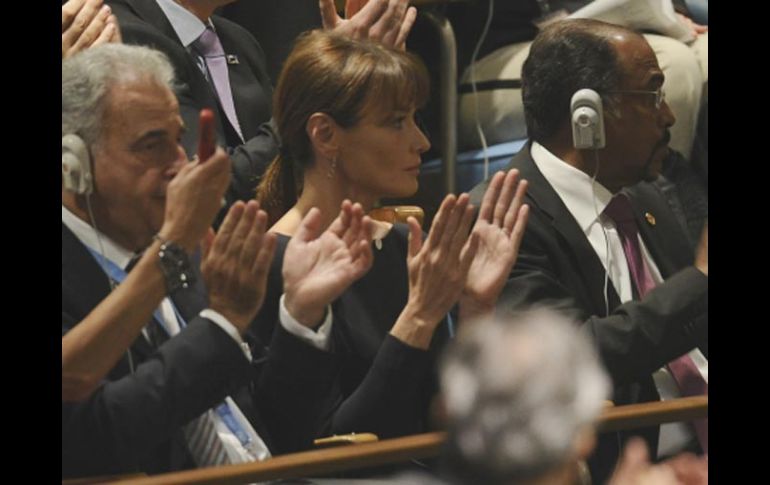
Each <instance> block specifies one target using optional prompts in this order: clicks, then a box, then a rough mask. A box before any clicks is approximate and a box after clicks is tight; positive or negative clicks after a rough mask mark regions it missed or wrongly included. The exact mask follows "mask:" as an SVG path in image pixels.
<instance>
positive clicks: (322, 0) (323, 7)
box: [318, 0, 342, 29]
mask: <svg viewBox="0 0 770 485" xmlns="http://www.w3.org/2000/svg"><path fill="white" fill-rule="evenodd" d="M318 9H319V10H320V11H321V23H322V25H323V28H324V29H333V28H335V27H336V26H337V24H338V23H339V22H340V20H342V19H341V18H340V16H339V15H337V8H336V7H335V6H334V0H319V1H318Z"/></svg>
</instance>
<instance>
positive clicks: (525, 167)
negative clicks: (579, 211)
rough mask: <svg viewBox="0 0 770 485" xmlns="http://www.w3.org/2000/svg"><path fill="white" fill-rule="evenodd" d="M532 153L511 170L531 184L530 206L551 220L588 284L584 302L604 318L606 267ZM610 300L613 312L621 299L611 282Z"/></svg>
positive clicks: (517, 158)
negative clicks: (514, 169)
mask: <svg viewBox="0 0 770 485" xmlns="http://www.w3.org/2000/svg"><path fill="white" fill-rule="evenodd" d="M529 149H530V145H529V144H528V145H527V146H526V147H525V148H524V149H523V150H522V151H521V152H519V153H518V154H517V155H516V156H515V157H514V158H513V160H511V164H510V165H509V168H518V169H519V171H520V172H521V177H522V178H524V179H526V180H528V181H529V188H528V189H527V198H528V199H530V201H529V202H530V203H531V204H533V205H534V206H535V207H537V208H538V209H540V210H541V211H542V212H543V213H544V214H546V215H547V216H548V217H550V218H551V224H552V226H553V228H554V229H555V231H556V233H557V234H558V235H559V236H560V240H559V245H560V246H561V248H562V251H563V253H564V255H565V256H567V257H568V258H570V259H571V260H572V262H573V264H574V265H575V267H577V268H579V269H580V274H579V275H578V276H579V277H580V278H581V279H582V280H583V283H584V284H583V285H582V288H583V289H584V292H583V296H584V298H587V300H588V302H590V304H591V307H592V308H593V309H594V312H595V313H596V314H597V315H604V314H605V313H606V311H605V303H604V275H605V268H604V265H603V264H602V262H601V261H600V260H599V257H598V256H597V255H596V252H595V251H594V249H593V247H592V246H591V243H590V242H589V241H588V238H587V237H586V235H585V233H584V232H583V230H582V229H581V228H580V226H579V225H578V223H577V221H576V220H575V218H574V217H573V216H572V214H571V213H570V212H569V210H568V209H567V206H565V205H564V202H563V201H562V200H561V198H560V197H559V195H558V194H557V193H556V191H555V190H554V189H553V187H552V186H551V184H550V183H549V182H548V181H547V180H546V179H545V177H544V176H543V174H542V173H541V172H540V170H538V168H537V166H536V165H535V162H534V161H533V160H532V156H531V155H530V151H529ZM607 297H608V300H609V307H610V309H612V308H614V307H616V306H617V305H618V304H619V303H620V298H619V297H618V295H617V292H616V291H615V288H614V287H613V285H612V282H611V281H610V282H609V285H608V295H607Z"/></svg>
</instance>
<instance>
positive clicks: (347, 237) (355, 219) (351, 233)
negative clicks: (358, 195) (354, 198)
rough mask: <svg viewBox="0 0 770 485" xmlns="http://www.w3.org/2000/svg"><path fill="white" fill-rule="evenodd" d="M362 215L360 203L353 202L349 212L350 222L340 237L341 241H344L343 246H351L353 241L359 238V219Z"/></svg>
mask: <svg viewBox="0 0 770 485" xmlns="http://www.w3.org/2000/svg"><path fill="white" fill-rule="evenodd" d="M363 217H364V208H363V207H361V204H359V203H358V202H356V203H355V204H353V208H352V210H351V212H350V224H349V225H348V228H347V230H346V231H345V233H344V234H343V235H342V237H341V238H340V239H342V242H344V243H345V246H347V247H348V248H350V247H352V246H353V243H354V242H355V241H356V240H357V239H358V238H359V233H360V232H361V224H362V222H361V220H362V219H363Z"/></svg>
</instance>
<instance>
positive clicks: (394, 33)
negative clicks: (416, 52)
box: [319, 0, 417, 50]
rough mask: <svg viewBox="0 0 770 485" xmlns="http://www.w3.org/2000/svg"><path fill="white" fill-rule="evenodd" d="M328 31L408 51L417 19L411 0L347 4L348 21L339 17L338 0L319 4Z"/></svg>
mask: <svg viewBox="0 0 770 485" xmlns="http://www.w3.org/2000/svg"><path fill="white" fill-rule="evenodd" d="M319 8H320V10H321V20H322V22H323V27H324V28H325V29H329V30H334V31H336V32H339V33H341V34H343V35H347V36H349V37H351V38H353V39H372V40H378V41H380V42H382V43H383V44H385V45H387V46H391V47H395V48H397V49H401V50H404V49H405V48H406V38H407V36H408V35H409V31H410V30H411V29H412V26H413V25H414V21H415V19H416V18H417V9H415V8H414V7H409V1H408V0H369V1H367V0H347V1H346V3H345V16H346V17H347V18H346V19H343V18H341V17H340V16H339V15H338V14H337V10H336V8H335V6H334V0H319Z"/></svg>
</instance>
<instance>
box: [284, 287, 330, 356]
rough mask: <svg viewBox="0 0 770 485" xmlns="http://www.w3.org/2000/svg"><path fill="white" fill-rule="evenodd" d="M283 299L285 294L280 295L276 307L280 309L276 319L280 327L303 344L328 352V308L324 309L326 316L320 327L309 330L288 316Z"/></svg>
mask: <svg viewBox="0 0 770 485" xmlns="http://www.w3.org/2000/svg"><path fill="white" fill-rule="evenodd" d="M285 298H286V294H283V295H281V300H280V303H279V305H278V306H279V308H280V310H279V313H278V319H279V320H280V321H281V325H282V326H283V328H284V330H286V331H287V332H289V333H290V334H292V335H294V336H295V337H297V338H298V339H300V340H302V341H303V342H306V343H308V344H310V345H312V346H313V347H315V348H317V349H318V350H323V351H327V352H328V350H329V336H330V335H331V332H332V311H331V308H330V306H327V307H326V316H325V317H324V321H323V323H322V324H321V326H320V327H318V329H317V330H311V329H309V328H307V327H306V326H304V325H302V324H301V323H299V322H298V321H297V320H295V319H294V317H292V316H291V315H290V314H289V310H287V309H286V305H285V304H284V299H285Z"/></svg>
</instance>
